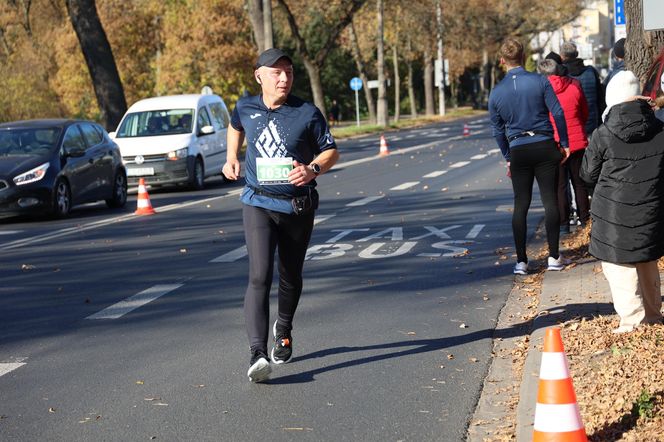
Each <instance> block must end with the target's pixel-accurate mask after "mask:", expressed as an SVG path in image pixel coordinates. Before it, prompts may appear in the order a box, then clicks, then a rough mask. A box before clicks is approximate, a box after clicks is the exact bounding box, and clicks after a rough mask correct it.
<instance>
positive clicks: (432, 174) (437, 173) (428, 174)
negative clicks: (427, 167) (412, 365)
mask: <svg viewBox="0 0 664 442" xmlns="http://www.w3.org/2000/svg"><path fill="white" fill-rule="evenodd" d="M446 173H447V170H437V171H435V172H431V173H427V174H426V175H424V176H422V178H436V177H439V176H441V175H445V174H446Z"/></svg>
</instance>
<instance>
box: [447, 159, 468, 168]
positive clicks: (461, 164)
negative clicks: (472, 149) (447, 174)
mask: <svg viewBox="0 0 664 442" xmlns="http://www.w3.org/2000/svg"><path fill="white" fill-rule="evenodd" d="M468 164H470V161H459V162H458V163H454V164H450V169H453V168H454V169H458V168H459V167H463V166H467V165H468Z"/></svg>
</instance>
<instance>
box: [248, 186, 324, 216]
mask: <svg viewBox="0 0 664 442" xmlns="http://www.w3.org/2000/svg"><path fill="white" fill-rule="evenodd" d="M248 187H249V188H250V189H251V190H253V191H254V193H255V194H256V195H262V196H267V197H269V198H276V199H278V200H290V202H291V206H292V207H293V212H294V213H295V214H296V215H303V214H305V213H309V212H311V211H313V210H316V209H318V191H317V190H316V189H314V188H312V187H310V188H308V192H307V194H305V195H300V196H290V195H283V194H279V193H272V192H267V191H265V190H263V189H260V188H258V187H254V186H248Z"/></svg>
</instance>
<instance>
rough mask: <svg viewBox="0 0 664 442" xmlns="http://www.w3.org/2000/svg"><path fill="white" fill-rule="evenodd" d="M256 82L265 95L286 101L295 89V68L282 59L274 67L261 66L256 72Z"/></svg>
mask: <svg viewBox="0 0 664 442" xmlns="http://www.w3.org/2000/svg"><path fill="white" fill-rule="evenodd" d="M256 80H258V82H259V83H260V85H261V89H262V90H263V94H264V95H270V96H273V97H276V98H283V99H285V98H286V97H287V96H288V94H289V93H290V91H291V88H292V87H293V66H292V65H291V64H290V62H289V61H288V60H287V59H285V58H282V59H280V60H279V61H277V62H276V63H275V64H274V65H273V66H272V67H267V66H261V67H260V68H258V69H257V70H256Z"/></svg>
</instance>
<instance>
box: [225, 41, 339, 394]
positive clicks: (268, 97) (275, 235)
mask: <svg viewBox="0 0 664 442" xmlns="http://www.w3.org/2000/svg"><path fill="white" fill-rule="evenodd" d="M254 77H255V78H256V81H257V82H258V84H260V85H261V94H260V95H257V96H249V97H243V98H241V99H240V100H239V101H238V102H237V105H236V106H235V110H234V111H233V115H232V117H231V124H230V126H229V128H228V135H227V140H228V151H227V154H226V164H225V165H224V167H223V169H222V172H223V174H224V175H225V176H226V178H228V179H230V180H237V179H238V178H239V176H240V162H239V160H238V152H239V150H240V146H241V145H242V143H243V141H244V140H245V138H246V140H247V153H246V155H245V169H246V171H245V181H246V187H245V188H244V190H243V191H242V194H241V196H240V200H241V201H242V203H243V208H242V218H243V223H244V235H245V240H246V243H247V252H248V255H249V283H248V286H247V291H246V293H245V297H244V316H245V323H246V327H247V335H248V337H249V346H250V350H251V359H250V362H249V371H248V372H247V376H248V377H249V380H250V381H252V382H263V381H265V380H267V379H268V377H269V375H270V372H271V371H272V369H271V367H270V362H272V363H274V364H283V363H286V362H288V361H289V360H290V358H291V355H292V351H293V338H292V336H291V330H292V328H293V317H294V315H295V310H296V309H297V305H298V302H299V300H300V294H301V293H302V267H303V264H304V258H305V255H306V252H307V247H308V246H309V240H310V238H311V232H312V230H313V225H314V213H315V210H316V209H317V208H318V193H317V192H316V189H315V187H316V177H317V176H318V175H320V174H323V173H325V172H326V171H328V170H329V169H330V168H331V167H332V166H333V165H334V164H335V163H336V162H337V160H338V158H339V154H338V152H337V146H336V143H335V142H334V139H333V138H332V135H331V134H330V132H329V129H328V127H327V123H326V122H325V118H324V117H323V115H322V113H321V112H320V111H319V110H318V108H316V106H314V105H313V104H312V103H309V102H306V101H303V100H301V99H300V98H297V97H296V96H294V95H291V93H290V92H291V88H292V86H293V62H292V60H291V58H290V57H289V56H288V55H286V53H284V52H283V51H281V50H279V49H276V48H272V49H268V50H266V51H265V52H263V53H262V54H261V55H260V56H259V57H258V61H257V63H256V66H255V70H254ZM277 249H278V250H279V253H278V257H279V258H278V259H279V262H278V271H279V292H278V305H279V308H278V315H277V319H276V321H275V322H274V323H273V326H272V334H273V337H274V345H273V347H272V350H271V353H270V357H268V352H267V343H268V337H269V336H268V335H269V328H270V312H269V306H270V303H269V295H270V286H271V285H272V274H273V270H274V255H275V251H276V250H277Z"/></svg>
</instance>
